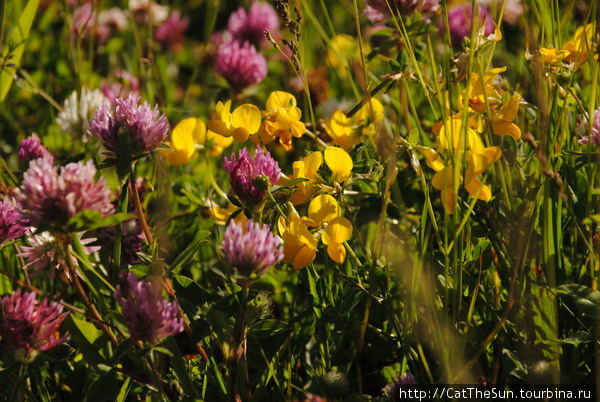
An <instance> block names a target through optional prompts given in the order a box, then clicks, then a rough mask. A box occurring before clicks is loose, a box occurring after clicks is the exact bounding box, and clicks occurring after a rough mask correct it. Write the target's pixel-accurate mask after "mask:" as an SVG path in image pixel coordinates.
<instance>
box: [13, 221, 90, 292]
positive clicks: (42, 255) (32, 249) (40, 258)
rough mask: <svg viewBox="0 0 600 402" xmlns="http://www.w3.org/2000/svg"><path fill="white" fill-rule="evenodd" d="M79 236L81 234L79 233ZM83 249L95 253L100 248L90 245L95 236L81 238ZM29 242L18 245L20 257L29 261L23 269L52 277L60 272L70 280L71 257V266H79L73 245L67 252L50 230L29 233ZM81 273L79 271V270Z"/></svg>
mask: <svg viewBox="0 0 600 402" xmlns="http://www.w3.org/2000/svg"><path fill="white" fill-rule="evenodd" d="M77 236H80V235H79V234H78V235H77ZM80 241H81V244H82V245H83V249H84V251H85V252H86V253H87V254H92V253H95V252H96V251H98V250H100V247H97V246H90V245H89V244H90V243H94V242H95V241H96V238H95V237H88V238H85V239H81V238H80ZM27 243H28V244H29V246H18V247H17V249H18V250H19V254H17V256H18V257H22V258H24V259H25V261H26V262H27V263H26V264H25V265H24V266H23V269H24V270H26V271H29V272H30V274H31V275H32V276H37V275H40V274H41V273H42V272H45V273H46V274H47V275H48V277H49V278H50V279H54V277H55V276H56V274H57V273H58V274H59V276H60V277H61V278H63V279H64V280H65V281H66V282H68V281H70V280H71V279H72V278H71V273H70V272H69V263H68V262H67V258H69V259H70V265H71V266H77V259H76V258H75V257H74V255H73V253H72V250H71V246H70V245H69V248H68V250H67V251H68V252H65V249H64V247H63V246H62V245H61V244H60V243H59V242H58V240H57V239H56V238H55V237H54V236H52V234H51V233H50V232H48V231H45V232H41V233H35V234H33V233H32V232H29V233H28V234H27ZM78 273H79V272H78Z"/></svg>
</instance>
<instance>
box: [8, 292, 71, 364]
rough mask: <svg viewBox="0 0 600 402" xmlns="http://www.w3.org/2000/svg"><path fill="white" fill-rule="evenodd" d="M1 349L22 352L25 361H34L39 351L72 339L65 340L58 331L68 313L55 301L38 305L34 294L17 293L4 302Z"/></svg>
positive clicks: (45, 300) (65, 337)
mask: <svg viewBox="0 0 600 402" xmlns="http://www.w3.org/2000/svg"><path fill="white" fill-rule="evenodd" d="M0 303H1V305H2V308H1V309H0V347H1V348H2V349H9V350H19V351H21V352H24V353H23V356H24V357H25V359H24V360H25V361H31V360H32V359H33V358H35V356H36V355H37V353H38V351H46V350H49V349H52V348H53V347H55V346H57V345H60V344H61V343H63V342H64V341H66V340H67V339H69V335H68V334H65V335H63V336H62V337H61V336H60V335H59V332H58V329H59V327H60V324H61V323H62V322H63V320H64V319H65V318H66V316H67V314H68V313H63V312H62V311H63V307H62V306H61V305H60V304H59V303H57V302H54V301H48V299H46V298H45V299H43V300H42V301H41V302H39V301H38V299H37V297H36V294H35V293H33V292H21V290H20V289H19V290H16V291H14V292H13V293H12V294H11V295H6V296H4V297H3V298H2V299H1V301H0Z"/></svg>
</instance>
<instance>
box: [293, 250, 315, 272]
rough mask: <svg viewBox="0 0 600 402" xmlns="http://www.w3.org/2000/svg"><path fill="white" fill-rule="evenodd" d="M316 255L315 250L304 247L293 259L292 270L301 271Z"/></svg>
mask: <svg viewBox="0 0 600 402" xmlns="http://www.w3.org/2000/svg"><path fill="white" fill-rule="evenodd" d="M316 255H317V249H315V248H310V247H308V246H304V247H302V248H301V249H300V251H299V252H298V254H296V257H295V258H294V269H302V268H304V267H306V266H307V265H308V264H310V263H311V262H312V261H313V260H314V259H315V256H316Z"/></svg>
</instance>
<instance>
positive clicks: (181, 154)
mask: <svg viewBox="0 0 600 402" xmlns="http://www.w3.org/2000/svg"><path fill="white" fill-rule="evenodd" d="M192 154H193V152H192V153H191V154H190V153H189V152H188V151H187V150H183V149H173V152H169V151H166V153H165V155H166V156H167V160H168V161H169V163H170V164H171V165H173V166H181V165H187V164H188V163H190V160H191V157H192Z"/></svg>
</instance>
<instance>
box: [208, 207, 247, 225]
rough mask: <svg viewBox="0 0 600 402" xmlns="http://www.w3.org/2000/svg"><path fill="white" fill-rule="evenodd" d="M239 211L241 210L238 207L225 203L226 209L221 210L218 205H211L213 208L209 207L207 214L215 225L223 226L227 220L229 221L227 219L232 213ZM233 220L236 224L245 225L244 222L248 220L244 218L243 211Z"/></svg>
mask: <svg viewBox="0 0 600 402" xmlns="http://www.w3.org/2000/svg"><path fill="white" fill-rule="evenodd" d="M240 209H241V208H240V207H236V206H235V205H233V204H232V203H230V202H228V203H227V207H226V208H223V207H221V206H219V205H218V204H216V203H213V206H211V207H209V209H208V213H209V214H210V216H211V218H212V219H213V221H214V222H215V223H216V224H217V225H225V224H227V220H228V219H229V217H230V216H231V215H232V214H233V213H234V212H236V211H239V210H240ZM233 220H234V221H235V222H236V223H244V224H245V223H246V221H247V220H248V218H246V215H245V214H244V212H243V211H240V213H238V214H237V215H236V217H235V218H234V219H233Z"/></svg>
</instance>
